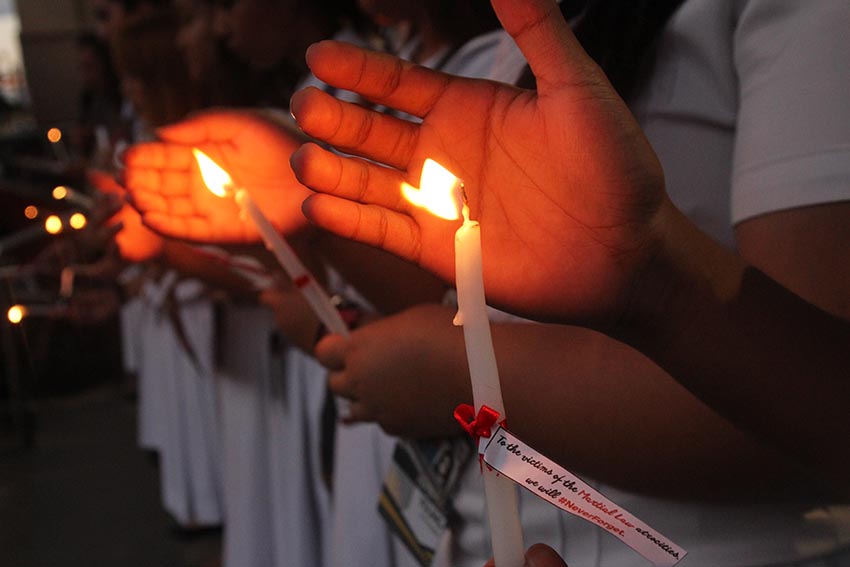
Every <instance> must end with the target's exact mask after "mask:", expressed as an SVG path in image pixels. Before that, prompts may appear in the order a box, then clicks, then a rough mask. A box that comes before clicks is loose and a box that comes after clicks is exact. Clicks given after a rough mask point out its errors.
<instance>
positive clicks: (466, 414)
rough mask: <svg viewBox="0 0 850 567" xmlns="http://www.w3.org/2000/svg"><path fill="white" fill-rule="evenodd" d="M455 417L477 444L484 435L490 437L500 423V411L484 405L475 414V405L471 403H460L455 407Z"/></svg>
mask: <svg viewBox="0 0 850 567" xmlns="http://www.w3.org/2000/svg"><path fill="white" fill-rule="evenodd" d="M454 415H455V419H456V420H457V422H458V423H459V424H460V426H461V427H463V430H464V431H466V432H467V433H469V434H470V435H471V436H472V438H473V439H474V440H475V443H476V445H477V444H478V441H479V440H480V439H481V438H482V437H490V435H491V434H492V429H493V426H494V425H496V424H497V423H499V417H501V416H500V415H499V412H497V411H496V410H494V409H493V408H490V407H488V406H485V405H482V406H481V409H479V410H478V415H475V407H473V406H471V405H470V404H460V405H459V406H457V407H456V408H455V414H454Z"/></svg>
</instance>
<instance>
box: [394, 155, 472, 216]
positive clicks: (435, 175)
mask: <svg viewBox="0 0 850 567" xmlns="http://www.w3.org/2000/svg"><path fill="white" fill-rule="evenodd" d="M401 193H402V195H404V198H405V199H407V200H408V201H410V202H411V203H412V204H413V205H415V206H417V207H421V208H424V209H426V210H427V211H428V212H430V213H431V214H433V215H436V216H438V217H440V218H441V219H446V220H456V219H458V218H459V217H460V210H461V206H462V202H463V201H462V200H461V196H460V179H458V178H457V177H456V176H455V175H454V174H453V173H452V172H451V171H449V170H448V169H446V168H445V167H443V166H442V165H440V164H439V163H437V162H436V161H434V160H432V159H426V160H425V164H424V165H423V166H422V176H421V177H420V179H419V189H417V188H415V187H413V186H411V185H408V184H407V183H402V184H401Z"/></svg>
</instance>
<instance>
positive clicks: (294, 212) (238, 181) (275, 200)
mask: <svg viewBox="0 0 850 567" xmlns="http://www.w3.org/2000/svg"><path fill="white" fill-rule="evenodd" d="M157 134H158V135H159V138H160V141H158V142H151V143H145V144H138V145H136V146H133V147H132V148H130V149H129V150H128V151H127V153H126V154H125V157H124V160H125V164H126V170H125V172H124V178H125V182H126V187H127V190H128V191H129V193H130V194H131V195H132V199H133V203H134V205H135V206H136V208H137V209H138V210H139V211H140V212H141V214H142V219H143V221H144V223H145V224H146V225H147V226H149V227H150V228H152V229H153V230H155V231H157V232H159V233H160V234H162V235H165V236H170V237H173V238H179V239H184V240H191V241H195V242H204V243H218V244H228V243H231V244H238V243H246V244H247V243H255V242H259V241H260V235H259V233H258V232H257V230H256V228H255V227H254V225H253V224H252V223H251V222H250V221H248V220H247V219H245V218H243V216H242V215H240V211H239V208H238V207H237V205H236V202H235V201H234V199H233V198H230V197H226V198H221V197H217V196H215V195H214V194H212V193H211V192H210V191H209V190H208V189H207V187H206V185H204V182H203V180H202V179H201V176H200V172H199V169H198V166H197V163H196V161H195V158H194V156H193V155H192V149H193V148H198V149H200V150H201V151H203V152H204V153H206V154H207V155H208V156H209V157H210V158H212V159H213V160H214V161H215V162H216V163H217V164H218V165H220V166H221V167H223V168H224V169H225V170H226V171H227V172H228V173H229V174H230V176H231V177H232V179H233V182H234V184H235V185H236V186H238V187H241V188H244V189H245V190H246V191H247V192H248V194H250V195H251V197H252V198H253V200H254V201H255V202H256V204H257V206H258V207H259V208H260V210H262V211H263V213H265V215H266V216H267V217H268V218H269V220H270V221H271V223H272V225H273V226H274V227H275V228H276V229H277V230H278V231H280V232H282V233H284V234H288V235H292V234H296V233H299V232H300V231H303V230H305V229H306V228H307V227H308V223H307V221H306V219H305V218H304V215H303V213H302V212H301V202H302V201H303V200H304V198H305V197H306V195H307V193H308V191H307V189H306V188H305V187H304V186H303V185H301V184H300V183H299V182H298V181H297V180H296V179H295V175H294V174H293V172H292V168H291V167H290V165H289V156H290V155H291V154H292V152H293V151H294V150H295V149H296V148H297V147H298V146H299V144H300V143H301V142H302V141H303V136H302V135H301V134H300V133H298V132H297V131H296V130H295V128H294V127H292V126H287V125H286V123H285V121H284V120H280V119H275V118H273V117H272V116H270V115H268V114H264V113H261V112H257V111H245V110H239V111H237V110H212V111H207V112H203V113H201V114H197V115H195V116H193V117H191V118H189V119H187V120H185V121H183V122H180V123H177V124H174V125H171V126H167V127H164V128H161V129H159V130H158V131H157Z"/></svg>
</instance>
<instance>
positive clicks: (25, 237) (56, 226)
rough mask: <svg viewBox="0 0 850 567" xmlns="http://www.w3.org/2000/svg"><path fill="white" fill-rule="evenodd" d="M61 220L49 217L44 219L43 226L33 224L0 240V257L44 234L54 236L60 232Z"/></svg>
mask: <svg viewBox="0 0 850 567" xmlns="http://www.w3.org/2000/svg"><path fill="white" fill-rule="evenodd" d="M62 228H63V224H62V219H60V218H59V217H58V216H56V215H50V216H48V217H47V218H46V219H44V224H34V225H32V226H28V227H26V228H24V229H21V230H19V231H18V232H15V233H13V234H10V235H9V236H6V237H4V238H2V239H0V256H3V255H4V254H7V253H9V252H10V251H12V250H14V249H15V248H17V247H19V246H23V245H25V244H27V243H29V242H31V241H33V240H37V239H38V238H41V237H43V236H44V233H45V232H46V233H47V234H51V235H56V234H59V233H60V232H62Z"/></svg>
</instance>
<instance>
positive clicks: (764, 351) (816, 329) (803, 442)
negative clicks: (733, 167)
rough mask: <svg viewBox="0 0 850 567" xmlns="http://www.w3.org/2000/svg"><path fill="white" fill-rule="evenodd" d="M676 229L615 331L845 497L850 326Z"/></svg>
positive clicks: (678, 223)
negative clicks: (845, 441) (845, 440)
mask: <svg viewBox="0 0 850 567" xmlns="http://www.w3.org/2000/svg"><path fill="white" fill-rule="evenodd" d="M672 226H673V229H672V231H671V236H670V238H668V239H667V240H666V242H667V245H666V247H665V248H662V249H661V250H660V251H659V253H658V255H657V256H656V258H655V260H654V262H653V263H652V264H651V265H650V266H649V267H648V268H647V269H646V270H645V271H644V272H643V273H642V274H641V275H640V278H639V279H638V281H637V283H636V286H635V292H634V295H633V298H632V302H631V305H630V308H629V311H628V312H627V314H626V316H625V317H624V319H623V320H622V321H621V325H620V326H619V328H618V329H616V331H615V333H614V334H615V335H616V336H617V337H618V338H620V339H622V340H624V341H625V342H627V343H629V344H631V345H633V346H634V347H635V348H637V349H638V350H640V351H641V352H643V353H644V354H646V355H647V356H648V357H650V358H651V359H652V360H654V361H655V362H657V363H658V364H659V365H660V366H661V367H663V368H664V369H665V370H667V372H669V373H670V374H671V375H672V376H674V377H675V378H676V379H677V380H678V381H679V382H680V383H681V384H683V385H684V386H685V387H686V388H688V389H689V390H690V391H691V392H693V393H694V394H695V395H696V396H697V397H699V398H701V399H702V400H704V401H705V402H706V403H708V404H709V405H710V406H712V407H713V408H715V409H716V410H717V411H719V412H721V413H722V414H723V415H725V416H726V417H728V418H729V419H730V420H731V421H732V422H733V423H735V424H736V425H738V426H740V427H742V428H745V429H748V430H751V431H752V432H754V433H755V434H756V435H757V436H759V437H761V438H763V439H765V440H768V441H769V442H770V443H771V444H772V445H773V446H775V447H777V448H779V449H780V450H782V451H784V452H785V453H786V454H788V455H790V456H792V457H795V458H796V459H797V460H798V461H799V462H800V463H801V464H802V465H804V466H805V467H807V468H808V469H809V470H810V471H811V472H812V473H813V474H815V475H817V476H818V477H819V478H821V479H822V480H824V481H825V482H826V483H827V485H828V486H831V487H832V488H833V489H834V490H836V491H839V492H840V493H843V494H846V493H847V489H846V488H844V482H843V481H844V480H845V479H846V477H847V474H848V473H850V456H849V455H848V451H846V450H845V449H843V447H844V445H845V443H844V442H843V440H844V439H847V438H848V436H850V421H848V420H847V419H846V414H847V408H848V404H850V380H848V368H850V325H849V324H848V323H847V321H845V320H842V319H839V318H837V317H834V316H831V315H829V314H828V313H826V312H824V311H821V310H820V309H818V308H816V307H814V306H812V305H811V304H809V303H807V302H805V301H804V300H803V299H801V298H800V297H798V296H797V295H795V294H793V293H791V292H790V291H788V290H786V289H785V288H783V287H782V286H780V285H779V284H777V283H776V282H774V281H773V280H771V279H770V278H768V277H766V276H765V275H764V274H762V273H761V272H759V271H758V270H756V269H755V268H752V267H746V266H744V264H743V263H742V262H741V261H740V260H739V259H737V258H736V257H734V256H732V255H731V254H729V253H725V252H723V251H721V250H719V248H720V247H719V246H717V245H715V244H714V243H713V242H711V241H709V240H708V239H707V237H705V236H704V235H702V234H701V233H699V232H698V231H697V229H696V228H694V227H693V226H692V225H690V224H689V223H687V222H683V221H682V220H681V219H678V220H675V222H673V223H672Z"/></svg>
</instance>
